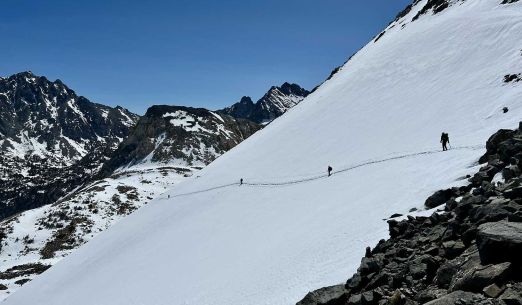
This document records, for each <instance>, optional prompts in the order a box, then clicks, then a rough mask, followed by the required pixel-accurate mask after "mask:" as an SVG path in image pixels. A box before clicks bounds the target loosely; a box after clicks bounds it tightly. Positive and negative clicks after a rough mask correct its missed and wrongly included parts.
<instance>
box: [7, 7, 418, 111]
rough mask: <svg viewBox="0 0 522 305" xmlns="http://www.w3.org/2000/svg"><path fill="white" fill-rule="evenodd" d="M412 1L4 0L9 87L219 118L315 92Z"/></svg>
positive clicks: (139, 109) (142, 109) (133, 107)
mask: <svg viewBox="0 0 522 305" xmlns="http://www.w3.org/2000/svg"><path fill="white" fill-rule="evenodd" d="M410 2H411V0H393V1H390V0H360V1H359V0H221V1H217V0H212V1H211V0H170V1H168V0H162V1H123V0H121V1H120V0H89V1H70V0H68V1H58V0H46V1H39V0H32V1H28V0H3V1H2V3H1V5H0V35H1V37H2V41H3V42H2V45H1V47H0V58H1V59H2V60H0V75H2V76H7V75H11V74H13V73H16V72H20V71H25V70H31V71H33V73H35V74H38V75H45V76H46V77H48V78H49V79H52V80H54V79H57V78H59V79H61V80H62V81H63V82H64V83H65V84H67V85H68V86H69V87H71V88H72V89H74V90H75V91H76V92H77V93H78V94H80V95H84V96H86V97H87V98H89V99H91V100H92V101H95V102H100V103H103V104H108V105H113V106H114V105H121V106H123V107H126V108H129V109H130V110H131V111H134V112H137V113H140V114H141V113H144V112H145V110H146V109H147V108H148V107H149V106H150V105H153V104H176V105H187V106H194V107H207V108H210V109H217V108H221V107H224V106H227V105H230V104H232V103H234V102H236V101H238V100H239V98H240V97H241V96H243V95H249V96H252V97H253V98H254V99H258V98H259V97H261V95H262V94H263V93H264V92H266V90H268V89H269V88H270V86H272V85H280V84H282V83H283V82H285V81H288V82H295V83H298V84H300V85H302V86H304V87H305V88H307V89H311V88H312V87H314V86H315V85H316V84H318V83H320V82H321V81H323V80H324V79H325V78H326V77H327V76H328V75H329V73H330V71H331V70H332V69H333V68H334V67H336V66H338V65H340V64H342V63H343V62H344V61H345V60H346V59H347V58H348V57H349V56H350V55H351V54H352V53H354V52H356V51H357V50H358V49H359V48H361V47H362V46H363V45H364V44H366V43H367V42H368V40H369V39H371V38H372V37H373V36H375V35H376V34H377V33H378V32H379V31H380V30H382V29H383V28H384V27H385V26H386V25H387V24H388V23H389V22H390V21H391V20H392V19H393V18H394V17H395V16H396V15H397V13H398V12H399V11H400V10H401V9H403V8H404V7H405V6H406V5H407V4H409V3H410Z"/></svg>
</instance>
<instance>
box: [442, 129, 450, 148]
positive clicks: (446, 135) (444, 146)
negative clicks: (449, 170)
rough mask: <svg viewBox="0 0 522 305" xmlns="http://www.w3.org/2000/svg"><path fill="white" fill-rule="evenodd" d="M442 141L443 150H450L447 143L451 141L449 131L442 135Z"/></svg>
mask: <svg viewBox="0 0 522 305" xmlns="http://www.w3.org/2000/svg"><path fill="white" fill-rule="evenodd" d="M440 143H442V151H446V150H448V147H447V146H446V145H447V144H448V143H449V135H448V134H447V133H445V132H443V133H442V135H441V136H440Z"/></svg>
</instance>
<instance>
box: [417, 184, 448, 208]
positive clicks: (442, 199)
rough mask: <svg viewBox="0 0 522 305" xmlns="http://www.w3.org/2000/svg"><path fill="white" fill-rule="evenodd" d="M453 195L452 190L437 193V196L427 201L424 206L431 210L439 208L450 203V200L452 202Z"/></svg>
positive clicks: (434, 195) (432, 196)
mask: <svg viewBox="0 0 522 305" xmlns="http://www.w3.org/2000/svg"><path fill="white" fill-rule="evenodd" d="M453 195H454V194H453V191H452V190H451V189H449V190H441V191H437V192H436V193H435V194H433V195H431V196H430V197H428V199H426V202H425V203H424V205H425V206H426V207H427V208H429V209H432V208H435V207H438V206H439V205H441V204H444V203H446V202H448V200H450V199H451V197H452V196H453Z"/></svg>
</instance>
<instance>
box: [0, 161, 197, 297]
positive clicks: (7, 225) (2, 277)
mask: <svg viewBox="0 0 522 305" xmlns="http://www.w3.org/2000/svg"><path fill="white" fill-rule="evenodd" d="M191 174H192V171H191V170H190V169H187V168H176V167H156V168H150V169H144V170H137V169H131V170H128V171H125V172H121V173H118V174H115V175H112V176H110V177H108V178H105V179H103V180H99V181H95V182H93V183H90V184H88V185H86V186H85V187H83V188H82V189H80V190H78V191H76V192H74V193H73V194H71V195H69V196H66V197H64V198H62V199H60V200H59V201H58V202H56V203H54V204H51V205H47V206H44V207H41V208H37V209H33V210H29V211H26V212H23V213H21V214H18V215H16V216H13V217H10V218H8V219H6V220H4V221H0V300H1V299H3V298H5V297H7V296H8V295H9V294H11V293H13V292H14V291H16V290H17V289H18V288H19V287H20V286H21V285H23V284H25V283H26V282H28V281H30V280H32V279H33V278H34V277H35V276H37V275H39V274H41V273H43V272H44V271H46V270H47V269H48V268H49V267H51V266H52V265H54V264H55V263H57V262H58V261H60V260H61V259H62V258H64V257H65V256H67V255H69V254H70V253H72V252H73V251H74V250H76V249H77V248H78V247H80V246H81V245H83V244H85V243H86V242H88V241H90V240H91V239H92V238H94V237H95V236H96V235H98V234H99V233H100V232H102V231H104V230H105V229H107V228H109V227H110V226H112V225H113V224H114V223H116V222H117V221H119V220H120V219H122V218H124V217H125V216H127V215H128V214H130V213H132V212H133V211H135V210H136V209H138V208H140V207H142V206H143V205H145V204H147V203H148V202H149V201H150V200H152V199H154V198H157V197H158V196H160V195H161V194H162V193H163V192H164V191H165V190H166V189H168V188H170V187H172V186H173V185H175V184H177V183H179V182H180V181H181V180H182V179H183V178H184V177H185V176H187V175H191ZM1 287H4V289H1Z"/></svg>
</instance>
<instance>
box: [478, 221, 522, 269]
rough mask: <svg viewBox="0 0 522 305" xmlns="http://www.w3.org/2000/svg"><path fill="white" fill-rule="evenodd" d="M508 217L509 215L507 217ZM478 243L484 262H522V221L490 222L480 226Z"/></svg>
mask: <svg viewBox="0 0 522 305" xmlns="http://www.w3.org/2000/svg"><path fill="white" fill-rule="evenodd" d="M506 218H507V217H506ZM477 245H478V247H479V252H480V259H481V260H482V262H483V263H485V264H489V263H498V262H502V261H515V262H517V263H522V261H519V260H522V222H507V221H499V222H489V223H485V224H482V225H481V226H479V228H478V233H477Z"/></svg>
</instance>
